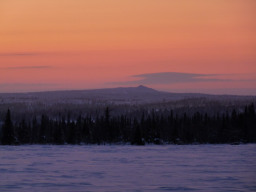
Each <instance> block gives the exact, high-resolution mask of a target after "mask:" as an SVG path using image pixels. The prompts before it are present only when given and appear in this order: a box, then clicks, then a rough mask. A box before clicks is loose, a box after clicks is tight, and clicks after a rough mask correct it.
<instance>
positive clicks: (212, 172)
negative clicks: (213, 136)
mask: <svg viewBox="0 0 256 192" xmlns="http://www.w3.org/2000/svg"><path fill="white" fill-rule="evenodd" d="M0 191H1V192H4V191H19V192H23V191H24V192H25V191H36V192H41V191H62V192H63V191H73V192H75V191H112V192H113V191H207V192H211V191H216V192H217V191H226V192H227V191H256V145H255V144H248V145H164V146H156V145H148V146H129V145H124V146H122V145H113V146H109V145H107V146H96V145H91V146H72V145H64V146H56V145H54V146H52V145H32V146H30V145H28V146H1V147H0Z"/></svg>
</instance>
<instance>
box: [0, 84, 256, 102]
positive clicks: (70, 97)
mask: <svg viewBox="0 0 256 192" xmlns="http://www.w3.org/2000/svg"><path fill="white" fill-rule="evenodd" d="M193 98H207V99H213V100H229V101H232V100H248V99H249V100H250V99H255V98H256V97H255V96H235V95H208V94H199V93H170V92H163V91H157V90H155V89H152V88H149V87H145V86H143V85H140V86H138V87H118V88H107V89H92V90H72V91H47V92H30V93H1V94H0V103H38V102H39V103H46V104H51V103H74V104H83V103H88V102H94V103H98V102H99V103H102V102H103V103H104V102H107V103H114V104H143V103H144V104H145V103H157V102H169V101H179V100H184V99H193Z"/></svg>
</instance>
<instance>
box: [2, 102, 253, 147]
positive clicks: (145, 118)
mask: <svg viewBox="0 0 256 192" xmlns="http://www.w3.org/2000/svg"><path fill="white" fill-rule="evenodd" d="M102 114H103V115H97V116H93V115H90V114H87V115H86V116H82V115H78V116H77V117H74V116H73V115H72V112H71V113H70V114H69V115H67V116H62V115H61V114H60V115H59V116H58V117H57V118H56V117H54V118H53V117H49V116H47V114H42V115H41V117H31V118H30V119H22V120H19V121H15V120H14V119H12V114H11V111H10V110H9V109H8V111H7V112H6V114H5V116H4V117H3V118H2V119H3V124H2V125H0V144H1V145H19V144H121V143H130V144H136V145H144V144H146V143H154V144H165V143H168V144H192V143H198V144H203V143H240V142H241V143H255V142H256V114H255V107H254V104H250V105H247V106H245V107H244V109H243V110H242V111H238V110H236V109H235V108H234V109H233V110H232V112H226V113H216V114H214V115H209V114H208V113H207V112H205V113H203V112H195V113H193V114H187V113H186V112H184V113H182V114H179V113H176V112H175V110H170V111H165V112H160V113H158V112H156V110H154V109H152V110H151V111H149V112H148V111H144V110H141V111H140V112H139V113H137V114H136V116H131V115H127V114H120V115H113V116H112V115H111V110H110V109H109V107H106V108H105V110H104V112H102ZM71 117H72V118H71Z"/></svg>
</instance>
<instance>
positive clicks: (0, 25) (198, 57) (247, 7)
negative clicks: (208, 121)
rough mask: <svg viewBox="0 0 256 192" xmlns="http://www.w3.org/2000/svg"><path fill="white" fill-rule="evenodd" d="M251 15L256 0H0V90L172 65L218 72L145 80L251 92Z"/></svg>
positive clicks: (97, 83)
mask: <svg viewBox="0 0 256 192" xmlns="http://www.w3.org/2000/svg"><path fill="white" fill-rule="evenodd" d="M255 18H256V1H255V0H193V1H187V0H122V1H121V0H36V1H35V0H0V92H20V91H22V92H24V91H41V90H55V89H89V88H90V89H91V88H103V87H116V86H124V85H125V86H136V85H137V83H139V82H136V80H140V78H138V77H133V76H136V75H140V74H155V73H163V72H177V73H193V74H215V75H216V74H217V75H218V74H221V75H222V76H215V80H213V81H200V82H198V81H195V82H182V83H181V82H178V83H177V82H173V81H170V82H165V83H157V82H151V83H147V82H146V81H144V83H145V84H146V85H147V86H150V87H153V88H156V89H160V90H168V91H175V92H193V91H196V92H206V93H232V94H254V95H256V35H255V34H256V22H255ZM170 75H172V74H171V73H170ZM223 76H225V78H223ZM159 78H161V77H159ZM216 78H217V79H223V81H216ZM127 81H131V82H130V83H129V82H127ZM161 82H162V81H161Z"/></svg>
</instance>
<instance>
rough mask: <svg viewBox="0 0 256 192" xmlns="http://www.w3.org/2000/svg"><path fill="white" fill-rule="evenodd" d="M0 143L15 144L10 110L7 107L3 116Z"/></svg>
mask: <svg viewBox="0 0 256 192" xmlns="http://www.w3.org/2000/svg"><path fill="white" fill-rule="evenodd" d="M2 133H3V134H2V136H3V139H2V144H3V145H13V144H15V135H14V129H13V123H12V120H11V112H10V110H9V109H8V110H7V113H6V117H5V122H4V125H3V129H2Z"/></svg>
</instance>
